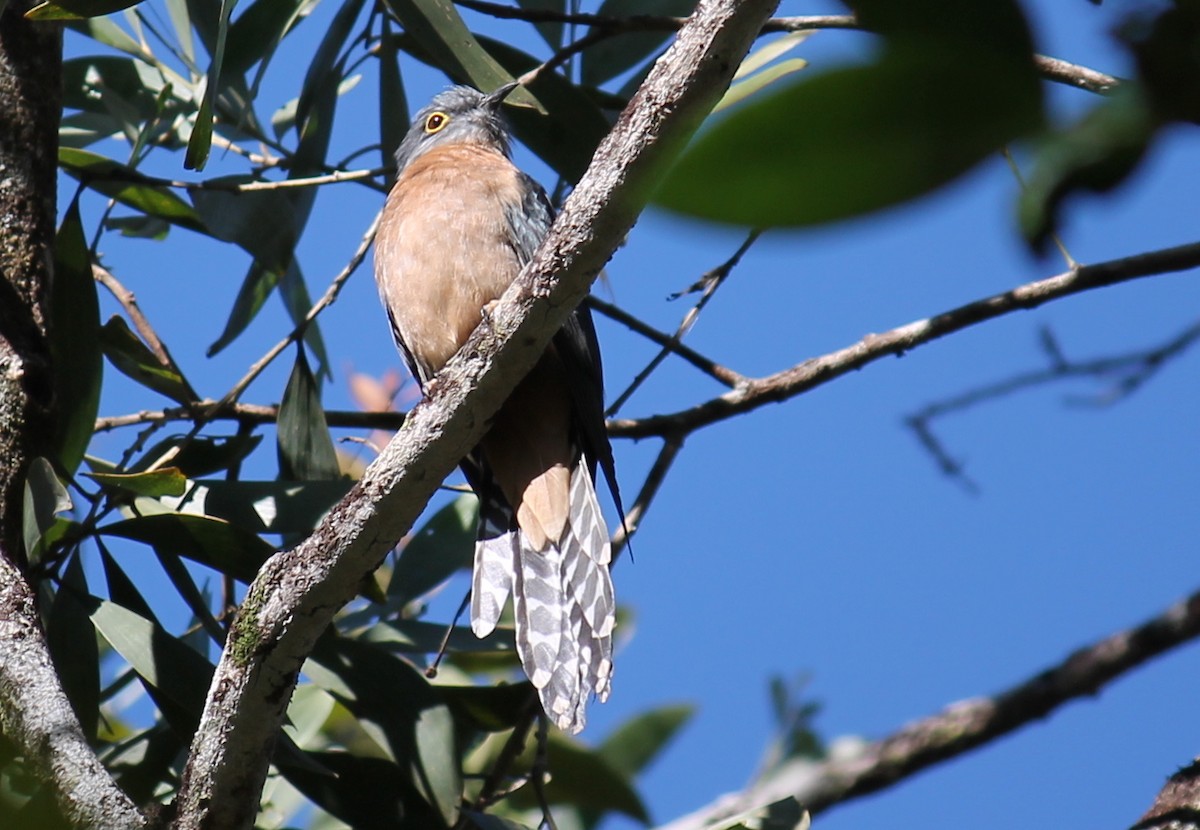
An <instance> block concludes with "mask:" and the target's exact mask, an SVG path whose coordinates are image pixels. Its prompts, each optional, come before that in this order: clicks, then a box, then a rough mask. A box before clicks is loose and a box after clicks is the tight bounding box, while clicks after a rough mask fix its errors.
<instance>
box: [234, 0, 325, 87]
mask: <svg viewBox="0 0 1200 830" xmlns="http://www.w3.org/2000/svg"><path fill="white" fill-rule="evenodd" d="M307 10H308V4H307V3H304V2H299V0H291V2H280V0H255V1H254V2H253V3H251V4H250V5H249V6H248V7H247V8H246V10H245V11H243V12H242V13H241V14H239V15H238V19H237V20H236V21H234V23H233V25H232V26H230V27H229V35H228V38H227V39H226V41H225V62H224V64H223V65H222V72H223V73H224V74H226V75H244V74H245V73H246V72H247V71H248V70H249V69H250V67H251V66H253V65H254V64H256V63H258V62H259V61H264V62H265V61H266V60H267V59H268V58H269V56H270V55H271V54H273V53H274V52H275V49H276V48H277V47H278V46H279V43H280V41H282V40H283V37H284V35H285V34H287V33H288V32H289V31H290V30H291V28H292V27H293V26H295V25H296V24H297V23H298V22H299V21H300V20H301V17H302V15H304V14H307Z"/></svg>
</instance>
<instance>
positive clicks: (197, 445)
mask: <svg viewBox="0 0 1200 830" xmlns="http://www.w3.org/2000/svg"><path fill="white" fill-rule="evenodd" d="M261 442H262V436H261V435H225V436H205V437H195V438H192V439H191V440H188V436H186V435H171V436H168V437H167V438H164V439H163V440H162V441H159V442H158V443H157V444H155V445H154V446H153V447H152V448H150V449H149V450H147V451H146V452H145V453H143V455H142V457H141V458H140V459H138V462H137V463H136V464H134V465H133V468H132V470H131V472H138V471H141V470H143V469H145V468H146V467H147V466H149V465H150V464H152V463H154V462H156V461H158V460H159V459H160V458H162V457H163V455H164V454H165V453H167V452H169V451H171V450H173V449H175V448H178V447H180V445H182V449H180V450H179V451H178V453H177V454H176V455H175V457H174V458H172V459H171V465H172V466H173V467H176V468H178V469H179V471H180V472H182V473H183V474H184V475H185V476H187V477H188V478H198V477H200V476H205V475H212V474H213V473H219V472H221V471H222V470H228V469H230V468H231V467H234V466H236V465H237V464H238V463H239V462H241V461H242V460H243V459H244V458H246V456H248V455H250V453H251V452H253V451H254V449H255V448H256V447H257V446H258V445H259V444H260V443H261ZM102 472H104V471H102Z"/></svg>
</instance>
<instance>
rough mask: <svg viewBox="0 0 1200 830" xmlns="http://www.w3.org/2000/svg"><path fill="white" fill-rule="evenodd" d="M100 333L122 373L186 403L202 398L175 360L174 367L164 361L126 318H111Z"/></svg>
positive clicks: (110, 361) (104, 347)
mask: <svg viewBox="0 0 1200 830" xmlns="http://www.w3.org/2000/svg"><path fill="white" fill-rule="evenodd" d="M99 335H100V345H101V348H102V349H103V350H104V355H105V357H107V358H108V361H109V363H111V364H112V365H113V366H114V367H116V369H117V371H119V372H120V373H121V374H123V375H125V376H126V377H128V378H130V379H131V380H134V381H137V382H138V383H140V384H141V385H142V386H145V387H146V388H147V389H152V390H154V391H155V392H158V393H159V394H160V395H166V396H167V397H168V398H170V399H171V400H173V401H177V402H179V403H182V404H187V403H191V402H192V401H195V400H197V399H198V397H199V396H197V395H196V391H195V390H194V389H192V386H191V384H189V383H188V382H187V379H186V378H185V377H184V376H183V373H182V372H180V370H179V367H178V366H177V365H175V363H174V361H172V362H171V365H170V366H164V365H163V364H162V363H160V362H159V360H158V358H157V357H156V356H155V354H154V353H153V352H152V351H150V349H149V347H148V346H146V344H145V343H143V342H142V341H141V339H140V338H139V337H138V336H137V335H136V334H134V333H133V331H132V330H131V329H130V328H129V325H128V324H127V323H126V322H125V320H124V318H122V317H119V316H116V315H114V316H113V317H111V318H109V321H108V322H107V323H105V324H104V328H103V329H101V330H100V332H99Z"/></svg>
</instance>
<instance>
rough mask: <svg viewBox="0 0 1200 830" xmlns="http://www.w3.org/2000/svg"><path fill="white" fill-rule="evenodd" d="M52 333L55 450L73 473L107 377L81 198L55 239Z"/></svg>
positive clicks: (83, 447) (50, 327) (84, 445)
mask: <svg viewBox="0 0 1200 830" xmlns="http://www.w3.org/2000/svg"><path fill="white" fill-rule="evenodd" d="M75 152H78V151H75ZM49 329H50V358H51V360H52V361H53V365H54V403H55V408H56V410H57V416H58V417H57V419H56V423H55V432H54V443H53V446H54V448H55V453H56V455H57V460H58V462H59V463H60V464H61V465H62V469H63V470H65V471H67V472H68V473H73V472H74V471H75V469H76V468H77V467H78V466H79V462H80V461H81V460H83V454H84V452H85V451H86V450H87V445H88V443H89V442H90V441H91V438H92V429H93V428H94V426H95V423H96V413H97V411H99V408H100V386H101V383H102V381H103V375H104V360H103V357H102V356H101V352H100V349H99V348H98V347H97V341H98V340H99V335H100V300H99V298H98V297H97V295H96V281H95V279H93V277H92V258H91V254H90V252H89V251H88V247H87V240H86V239H84V234H83V224H82V222H81V220H80V218H79V200H78V199H75V200H74V201H72V202H71V205H70V207H68V208H67V212H66V215H65V216H63V221H62V226H61V227H59V229H58V236H57V237H56V238H55V243H54V279H53V280H52V281H51V287H50V320H49Z"/></svg>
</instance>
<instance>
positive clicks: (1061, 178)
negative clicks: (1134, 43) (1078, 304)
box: [1017, 83, 1157, 251]
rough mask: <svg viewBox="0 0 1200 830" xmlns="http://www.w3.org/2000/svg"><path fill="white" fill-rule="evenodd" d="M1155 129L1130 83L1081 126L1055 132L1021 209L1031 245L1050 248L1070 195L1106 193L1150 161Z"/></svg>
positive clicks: (1040, 153)
mask: <svg viewBox="0 0 1200 830" xmlns="http://www.w3.org/2000/svg"><path fill="white" fill-rule="evenodd" d="M1156 126H1157V124H1156V122H1155V119H1154V117H1153V115H1152V114H1151V113H1150V111H1149V109H1148V107H1147V106H1146V101H1145V99H1144V97H1143V95H1142V93H1141V90H1139V89H1138V88H1137V86H1136V85H1134V84H1132V83H1125V84H1122V85H1121V86H1120V87H1118V88H1117V90H1116V92H1115V93H1114V94H1113V95H1112V97H1110V98H1108V99H1107V100H1105V101H1104V102H1102V103H1101V104H1099V105H1097V106H1096V107H1094V108H1093V109H1092V111H1091V112H1089V113H1088V114H1087V115H1085V116H1084V117H1083V118H1082V119H1081V120H1080V121H1079V122H1078V123H1076V124H1073V125H1071V126H1069V127H1067V128H1065V129H1063V130H1060V131H1058V132H1055V133H1052V134H1050V135H1049V136H1048V137H1047V138H1046V139H1045V140H1044V141H1043V142H1042V143H1041V144H1040V146H1039V147H1038V148H1037V150H1036V155H1035V157H1034V167H1033V172H1032V173H1031V174H1030V175H1029V179H1028V181H1027V182H1026V185H1025V188H1024V190H1022V192H1021V198H1020V201H1019V203H1018V207H1017V210H1018V217H1019V220H1020V224H1021V231H1022V232H1023V233H1024V234H1025V238H1026V239H1027V240H1028V241H1029V243H1030V245H1031V246H1032V247H1033V248H1034V249H1035V250H1037V251H1041V250H1043V249H1044V248H1045V246H1046V243H1047V242H1048V241H1049V240H1050V237H1051V235H1052V234H1053V233H1054V232H1055V230H1056V229H1057V227H1058V223H1059V214H1060V212H1061V208H1062V205H1063V204H1064V203H1065V202H1066V200H1067V199H1069V198H1070V197H1071V196H1074V195H1075V194H1077V193H1081V192H1087V191H1090V192H1093V193H1103V192H1107V191H1109V190H1111V189H1112V188H1114V187H1116V186H1117V185H1118V184H1120V183H1121V182H1123V181H1124V180H1125V179H1126V178H1128V177H1129V174H1130V173H1132V172H1133V171H1134V170H1135V169H1136V168H1137V166H1138V164H1139V163H1140V162H1141V160H1142V159H1143V158H1144V157H1145V154H1146V150H1147V149H1148V148H1149V146H1150V143H1151V142H1152V141H1153V140H1154V133H1155V129H1156Z"/></svg>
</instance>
